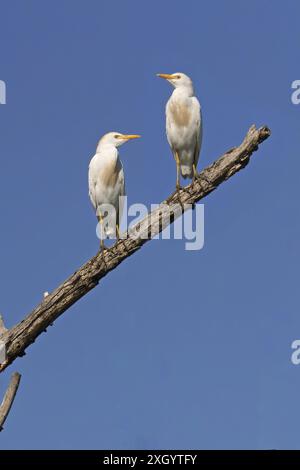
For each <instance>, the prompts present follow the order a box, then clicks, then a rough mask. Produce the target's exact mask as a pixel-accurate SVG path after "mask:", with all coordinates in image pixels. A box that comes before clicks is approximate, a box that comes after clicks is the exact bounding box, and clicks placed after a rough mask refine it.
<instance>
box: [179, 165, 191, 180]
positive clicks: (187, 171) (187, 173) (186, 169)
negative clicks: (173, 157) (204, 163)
mask: <svg viewBox="0 0 300 470" xmlns="http://www.w3.org/2000/svg"><path fill="white" fill-rule="evenodd" d="M180 171H181V176H182V177H183V178H192V177H193V168H191V167H190V166H189V165H181V167H180Z"/></svg>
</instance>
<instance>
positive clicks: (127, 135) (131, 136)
mask: <svg viewBox="0 0 300 470" xmlns="http://www.w3.org/2000/svg"><path fill="white" fill-rule="evenodd" d="M140 137H141V136H140V135H137V134H122V135H121V136H120V139H125V140H131V139H139V138H140Z"/></svg>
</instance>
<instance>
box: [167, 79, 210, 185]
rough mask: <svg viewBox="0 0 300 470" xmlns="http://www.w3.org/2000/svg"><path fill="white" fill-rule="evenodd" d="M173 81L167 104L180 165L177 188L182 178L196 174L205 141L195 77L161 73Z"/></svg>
mask: <svg viewBox="0 0 300 470" xmlns="http://www.w3.org/2000/svg"><path fill="white" fill-rule="evenodd" d="M158 77H161V78H164V79H166V80H167V81H168V82H170V83H171V85H173V87H174V88H175V90H174V91H173V93H172V95H171V98H170V99H169V101H168V102H167V105H166V131H167V139H168V142H169V144H170V147H171V149H172V152H173V155H174V158H175V161H176V168H177V178H176V189H177V190H179V189H180V174H181V176H182V177H183V178H193V179H194V178H196V177H197V163H198V160H199V153H200V149H201V143H202V116H201V107H200V103H199V101H198V99H197V98H196V96H195V95H194V88H193V82H192V80H191V79H190V78H189V77H188V76H187V75H185V74H184V73H181V72H177V73H173V74H171V75H170V74H167V73H159V74H158Z"/></svg>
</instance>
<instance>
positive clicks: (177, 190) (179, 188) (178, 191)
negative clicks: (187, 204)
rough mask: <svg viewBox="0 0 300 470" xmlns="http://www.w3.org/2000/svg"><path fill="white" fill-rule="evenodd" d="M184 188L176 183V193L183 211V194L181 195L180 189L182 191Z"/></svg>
mask: <svg viewBox="0 0 300 470" xmlns="http://www.w3.org/2000/svg"><path fill="white" fill-rule="evenodd" d="M182 189H184V188H182V187H181V186H180V185H176V191H175V194H177V200H178V202H179V204H180V207H181V209H182V212H183V211H184V208H183V202H182V200H181V196H180V191H181V190H182Z"/></svg>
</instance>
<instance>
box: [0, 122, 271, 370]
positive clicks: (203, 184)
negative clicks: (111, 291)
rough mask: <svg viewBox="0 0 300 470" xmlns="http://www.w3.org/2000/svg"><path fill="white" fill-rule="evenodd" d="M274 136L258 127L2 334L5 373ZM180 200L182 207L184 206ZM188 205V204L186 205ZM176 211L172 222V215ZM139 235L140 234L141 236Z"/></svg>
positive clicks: (250, 130) (246, 162)
mask: <svg viewBox="0 0 300 470" xmlns="http://www.w3.org/2000/svg"><path fill="white" fill-rule="evenodd" d="M269 136H270V130H269V129H268V128H267V127H261V128H260V129H256V128H255V126H252V127H251V128H250V129H249V131H248V133H247V135H246V137H245V139H244V141H243V142H242V144H241V145H240V146H239V147H236V148H234V149H231V150H229V151H228V152H226V153H225V154H224V155H223V156H221V157H220V158H219V159H218V160H216V161H215V162H214V163H213V164H212V165H210V166H209V167H207V168H206V169H204V170H203V171H202V172H201V173H200V174H199V178H197V179H196V180H195V181H194V182H192V183H191V184H190V185H189V186H187V187H186V188H184V189H182V190H180V192H179V194H178V193H174V194H172V195H171V196H170V197H169V198H168V199H167V200H165V201H163V203H162V204H161V205H160V206H159V207H158V208H157V209H155V210H154V211H152V213H151V214H149V215H148V216H146V217H145V218H144V219H143V220H142V221H141V222H139V223H138V224H136V225H135V226H134V227H133V228H132V229H130V230H129V231H128V233H127V238H126V239H125V240H119V241H118V242H117V243H116V244H115V245H114V246H113V247H112V248H111V249H109V250H106V251H104V253H101V252H98V253H97V254H96V256H94V257H93V258H91V259H90V260H89V261H88V262H87V263H85V264H84V265H83V266H82V267H81V268H80V269H78V271H76V272H75V273H74V274H72V276H70V277H69V278H68V279H67V280H66V281H65V282H63V283H62V284H61V285H60V286H59V287H57V289H55V290H54V291H53V292H51V293H50V294H49V295H48V296H46V297H45V298H44V300H43V301H42V302H41V303H40V304H39V305H38V306H37V307H36V308H35V309H34V310H33V311H32V312H31V313H30V314H29V315H28V316H26V317H25V318H24V319H23V320H22V321H21V322H20V323H18V324H17V325H15V326H14V327H12V328H11V329H10V330H8V331H6V332H4V333H3V334H2V335H1V334H0V338H1V339H2V340H3V341H4V342H5V344H6V354H7V359H6V361H5V362H4V363H3V364H1V365H0V372H1V371H3V370H4V369H5V368H6V367H7V366H8V365H9V364H11V363H12V362H13V361H14V360H15V359H16V358H17V357H18V356H21V355H24V353H25V349H26V348H27V347H28V346H29V345H30V344H31V343H33V342H34V341H35V339H36V338H37V337H38V336H39V335H40V334H41V333H42V332H43V331H45V330H46V328H47V327H48V326H49V325H51V324H52V323H53V322H54V321H55V320H56V318H58V317H59V316H60V315H61V314H62V313H63V312H65V311H66V310H67V309H68V308H69V307H71V305H73V304H74V303H75V302H77V300H79V299H80V298H81V297H83V296H84V295H85V294H87V293H88V292H89V291H90V290H91V289H93V288H94V287H95V286H96V285H97V284H98V283H99V281H100V280H101V279H102V278H103V277H104V276H106V275H107V274H108V273H109V272H110V271H112V270H113V269H115V268H116V267H117V266H118V265H119V264H120V263H121V262H122V261H124V260H125V259H126V258H128V257H129V256H131V255H132V254H133V253H135V252H136V251H137V250H139V249H140V248H141V247H142V246H143V245H144V243H146V242H147V241H149V239H150V237H149V235H150V234H151V236H152V238H153V236H155V235H157V234H158V233H159V232H161V231H162V230H163V228H165V227H166V226H167V225H169V224H170V223H171V222H173V221H174V220H175V219H176V218H177V217H179V216H180V215H181V213H182V212H181V205H184V207H183V209H184V210H187V209H188V208H190V205H194V204H195V203H196V202H197V201H199V200H200V199H202V198H204V197H205V196H207V195H208V194H209V193H210V192H212V191H213V190H215V189H216V188H217V187H218V186H219V185H220V184H221V183H222V182H224V181H226V180H227V179H228V178H230V177H231V176H233V175H234V174H235V173H237V172H238V171H239V170H241V169H242V168H244V167H245V166H246V165H247V164H248V162H249V159H250V157H251V155H252V153H253V152H254V151H255V150H257V149H258V145H259V144H260V143H261V142H263V141H264V140H265V139H267V138H268V137H269ZM179 202H180V204H179ZM186 205H187V206H186ZM169 211H171V220H170V214H169ZM137 234H138V236H137Z"/></svg>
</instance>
